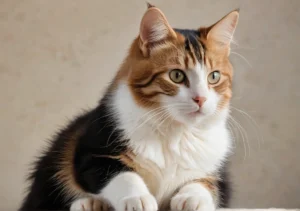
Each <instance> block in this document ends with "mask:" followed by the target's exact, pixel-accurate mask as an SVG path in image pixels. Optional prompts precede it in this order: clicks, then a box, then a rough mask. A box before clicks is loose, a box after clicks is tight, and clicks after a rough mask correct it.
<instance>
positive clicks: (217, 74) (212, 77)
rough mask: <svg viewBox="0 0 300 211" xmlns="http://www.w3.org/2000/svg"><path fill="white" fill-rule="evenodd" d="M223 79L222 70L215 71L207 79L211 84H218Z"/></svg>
mask: <svg viewBox="0 0 300 211" xmlns="http://www.w3.org/2000/svg"><path fill="white" fill-rule="evenodd" d="M220 79H221V73H220V71H213V72H211V73H210V74H209V75H208V78H207V81H208V83H210V84H216V83H218V82H219V81H220Z"/></svg>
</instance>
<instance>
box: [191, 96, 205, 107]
mask: <svg viewBox="0 0 300 211" xmlns="http://www.w3.org/2000/svg"><path fill="white" fill-rule="evenodd" d="M193 100H194V102H195V103H197V104H198V105H199V107H202V105H203V104H204V102H205V101H206V97H200V96H197V97H195V98H193Z"/></svg>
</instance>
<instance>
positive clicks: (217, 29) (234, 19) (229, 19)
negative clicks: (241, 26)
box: [206, 10, 239, 48]
mask: <svg viewBox="0 0 300 211" xmlns="http://www.w3.org/2000/svg"><path fill="white" fill-rule="evenodd" d="M238 19H239V10H234V11H232V12H230V13H229V14H227V15H226V16H225V17H223V18H222V19H221V20H219V21H218V22H217V23H215V24H214V25H212V26H211V27H209V28H208V33H207V37H206V38H207V40H209V41H212V42H213V43H214V45H216V46H217V47H225V48H229V47H230V43H231V42H232V38H233V34H234V31H235V29H236V26H237V24H238Z"/></svg>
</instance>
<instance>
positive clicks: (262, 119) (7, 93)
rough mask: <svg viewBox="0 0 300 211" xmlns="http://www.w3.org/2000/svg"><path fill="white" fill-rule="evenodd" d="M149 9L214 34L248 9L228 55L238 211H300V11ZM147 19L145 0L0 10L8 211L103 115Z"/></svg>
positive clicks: (10, 4)
mask: <svg viewBox="0 0 300 211" xmlns="http://www.w3.org/2000/svg"><path fill="white" fill-rule="evenodd" d="M151 3H153V4H155V5H156V6H158V7H160V8H161V9H162V10H163V11H164V12H165V14H166V16H167V18H168V19H169V22H170V23H171V25H172V26H174V27H178V28H180V27H181V28H198V27H200V26H205V25H210V24H212V23H214V22H216V21H217V20H218V19H220V18H221V17H223V16H224V15H225V14H227V13H228V12H230V11H231V10H233V9H236V8H238V7H239V8H240V9H241V12H240V22H239V25H238V28H237V30H236V34H235V39H236V41H237V43H238V45H233V46H232V55H231V60H232V63H233V65H234V68H235V78H234V97H233V103H232V105H233V107H234V108H233V109H232V116H233V118H234V119H235V120H232V119H231V120H230V124H231V126H232V128H233V132H234V134H235V137H236V141H235V146H236V148H235V152H234V154H233V156H232V157H231V165H230V172H231V175H232V181H233V185H234V198H233V203H232V207H245V208H267V207H284V208H292V207H294V208H295V207H298V208H299V207H300V182H299V180H300V164H299V161H300V152H299V151H300V140H299V131H300V127H299V119H300V114H299V108H300V100H299V97H300V94H299V93H300V89H299V82H298V81H299V79H300V70H299V61H300V58H299V47H300V41H299V39H300V26H299V23H300V1H299V0H294V1H293V0H251V1H250V0H243V1H238V0H226V1H225V0H219V1H218V0H186V1H175V0H165V1H159V0H153V1H152V2H151ZM145 9H146V5H145V2H144V1H140V0H139V1H133V0H131V1H129V0H127V1H124V0H112V1H103V0H86V1H83V0H63V1H61V0H1V1H0V99H1V103H0V137H1V145H0V150H1V151H0V160H1V161H0V162H1V163H0V165H1V179H0V201H1V203H0V207H1V209H2V210H15V209H16V207H17V206H18V204H19V202H20V200H21V198H22V194H23V192H24V189H25V187H26V183H25V175H26V174H27V172H28V165H29V163H30V162H32V161H33V159H34V157H35V156H37V155H38V152H39V151H40V150H41V149H42V146H44V145H45V143H46V140H48V139H49V138H51V136H52V135H53V134H54V133H55V131H57V129H58V128H59V127H61V126H63V125H64V124H65V123H66V122H67V121H68V119H71V118H72V117H73V116H74V115H76V114H78V113H79V112H81V110H82V109H86V108H89V107H93V106H95V105H96V103H97V101H98V99H99V98H100V97H101V94H102V92H103V90H104V88H105V86H106V85H107V83H108V82H109V81H110V79H111V78H112V77H113V75H114V74H115V72H116V71H117V69H118V67H119V65H120V63H121V61H122V59H123V58H124V56H125V54H126V51H127V49H128V47H129V45H130V43H131V41H132V40H133V38H134V37H135V36H136V35H137V33H138V28H139V22H140V19H141V17H142V15H143V13H144V11H145ZM245 112H246V113H245ZM249 116H250V117H249ZM239 131H242V134H243V135H241V133H240V132H239Z"/></svg>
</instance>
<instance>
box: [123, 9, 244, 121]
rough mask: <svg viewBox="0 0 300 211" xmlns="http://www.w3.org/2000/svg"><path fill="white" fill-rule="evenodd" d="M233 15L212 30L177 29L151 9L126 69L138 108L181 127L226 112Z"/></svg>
mask: <svg viewBox="0 0 300 211" xmlns="http://www.w3.org/2000/svg"><path fill="white" fill-rule="evenodd" d="M238 17H239V13H238V11H232V12H231V13H229V14H227V15H226V16H225V17H223V18H222V19H221V20H219V21H218V22H217V23H215V24H213V25H212V26H210V27H203V28H199V29H197V30H181V29H174V28H172V27H171V26H170V24H169V23H168V21H167V19H166V17H165V15H164V14H163V13H162V11H161V10H159V9H158V8H157V7H154V6H152V5H149V6H148V9H147V11H146V13H145V15H144V17H143V18H142V21H141V25H140V34H139V36H138V37H137V38H136V40H135V41H134V42H133V44H132V46H131V49H130V52H129V56H128V58H127V59H126V61H125V65H124V67H123V68H125V69H126V71H125V70H124V71H123V73H122V72H121V73H120V74H121V75H123V77H125V78H126V80H127V82H128V85H129V87H130V90H131V93H132V95H133V98H134V99H135V101H136V103H137V104H138V105H139V106H141V107H143V108H146V109H149V110H151V109H157V110H165V111H166V112H167V113H168V116H169V117H171V118H173V119H175V120H177V121H178V122H181V123H187V124H189V123H194V122H199V121H201V120H205V119H207V118H209V117H210V116H213V115H216V114H217V113H219V112H220V111H222V110H225V109H227V107H228V105H229V101H230V98H231V84H232V65H231V63H230V61H229V58H228V56H229V53H230V43H231V41H232V37H233V33H234V31H235V28H236V25H237V22H238Z"/></svg>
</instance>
